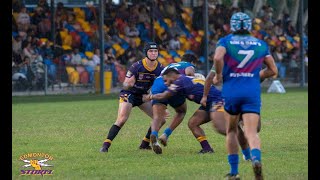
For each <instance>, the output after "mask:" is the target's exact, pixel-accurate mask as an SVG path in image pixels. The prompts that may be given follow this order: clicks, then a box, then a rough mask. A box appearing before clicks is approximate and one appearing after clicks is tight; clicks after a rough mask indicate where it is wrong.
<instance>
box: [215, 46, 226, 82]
mask: <svg viewBox="0 0 320 180" xmlns="http://www.w3.org/2000/svg"><path fill="white" fill-rule="evenodd" d="M226 52H227V51H226V48H225V47H223V46H218V47H217V48H216V51H215V54H214V57H213V63H214V68H215V71H216V75H215V76H214V79H213V83H214V84H219V83H221V82H222V69H223V65H224V62H223V58H224V55H225V54H226Z"/></svg>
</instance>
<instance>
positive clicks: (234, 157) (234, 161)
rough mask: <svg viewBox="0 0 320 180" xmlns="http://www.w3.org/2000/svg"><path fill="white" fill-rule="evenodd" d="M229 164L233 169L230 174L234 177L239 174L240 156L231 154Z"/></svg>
mask: <svg viewBox="0 0 320 180" xmlns="http://www.w3.org/2000/svg"><path fill="white" fill-rule="evenodd" d="M228 162H229V164H230V167H231V170H230V174H232V175H235V174H238V164H239V156H238V154H229V155H228Z"/></svg>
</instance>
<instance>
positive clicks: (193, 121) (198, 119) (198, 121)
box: [188, 108, 214, 154]
mask: <svg viewBox="0 0 320 180" xmlns="http://www.w3.org/2000/svg"><path fill="white" fill-rule="evenodd" d="M209 121H210V118H209V114H208V112H207V111H205V110H204V109H200V108H199V109H198V110H196V112H195V113H194V114H193V115H192V116H191V118H190V119H189V122H188V127H189V129H190V130H191V132H192V134H193V135H194V137H195V138H196V139H197V141H198V142H199V143H200V145H201V147H202V149H201V150H200V151H199V154H204V153H213V152H214V151H213V149H212V147H211V146H210V144H209V143H208V140H207V137H206V135H205V133H204V131H203V129H202V128H201V127H200V125H202V124H205V123H207V122H209Z"/></svg>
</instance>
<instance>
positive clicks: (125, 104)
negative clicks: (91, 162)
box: [100, 94, 133, 152]
mask: <svg viewBox="0 0 320 180" xmlns="http://www.w3.org/2000/svg"><path fill="white" fill-rule="evenodd" d="M132 107H133V106H132V104H131V103H130V102H129V100H128V96H127V95H126V94H120V100H119V108H118V117H117V120H116V122H115V123H114V124H113V125H112V126H111V128H110V130H109V133H108V136H107V138H106V140H105V141H104V142H103V145H102V148H101V149H100V152H108V149H109V147H110V146H111V142H112V141H113V139H114V138H115V137H116V136H117V134H118V132H119V131H120V129H121V127H122V126H123V125H124V124H125V122H126V121H127V120H128V118H129V115H130V113H131V110H132Z"/></svg>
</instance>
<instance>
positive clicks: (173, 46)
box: [169, 35, 180, 50]
mask: <svg viewBox="0 0 320 180" xmlns="http://www.w3.org/2000/svg"><path fill="white" fill-rule="evenodd" d="M179 49H180V41H179V35H176V36H175V37H174V38H172V39H171V40H170V41H169V50H179Z"/></svg>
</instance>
